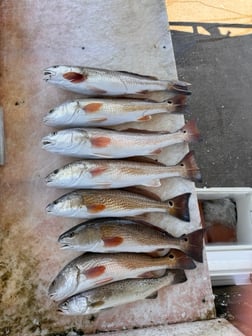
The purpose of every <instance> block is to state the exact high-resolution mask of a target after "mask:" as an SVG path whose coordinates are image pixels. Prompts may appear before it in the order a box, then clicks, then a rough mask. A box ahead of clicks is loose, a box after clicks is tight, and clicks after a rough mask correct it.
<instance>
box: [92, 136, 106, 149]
mask: <svg viewBox="0 0 252 336" xmlns="http://www.w3.org/2000/svg"><path fill="white" fill-rule="evenodd" d="M90 142H91V144H92V146H94V147H107V146H108V145H109V144H110V142H111V139H110V138H109V137H106V136H96V137H93V138H91V139H90Z"/></svg>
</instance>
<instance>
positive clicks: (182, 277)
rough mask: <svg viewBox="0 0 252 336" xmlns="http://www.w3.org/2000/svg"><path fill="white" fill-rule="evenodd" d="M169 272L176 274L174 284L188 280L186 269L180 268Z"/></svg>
mask: <svg viewBox="0 0 252 336" xmlns="http://www.w3.org/2000/svg"><path fill="white" fill-rule="evenodd" d="M168 272H169V273H173V274H174V279H173V282H172V284H174V285H175V284H179V283H182V282H185V281H187V277H186V275H185V271H184V270H182V269H181V270H180V269H175V270H169V271H168Z"/></svg>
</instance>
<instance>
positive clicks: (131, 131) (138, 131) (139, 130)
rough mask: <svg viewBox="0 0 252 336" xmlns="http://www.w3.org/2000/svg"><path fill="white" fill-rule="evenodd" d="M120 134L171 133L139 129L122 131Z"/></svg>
mask: <svg viewBox="0 0 252 336" xmlns="http://www.w3.org/2000/svg"><path fill="white" fill-rule="evenodd" d="M120 132H127V133H138V134H156V135H157V134H170V132H163V131H150V130H145V129H137V128H126V129H123V130H120Z"/></svg>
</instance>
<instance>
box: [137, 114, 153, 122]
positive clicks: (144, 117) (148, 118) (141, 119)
mask: <svg viewBox="0 0 252 336" xmlns="http://www.w3.org/2000/svg"><path fill="white" fill-rule="evenodd" d="M151 119H152V116H150V115H146V116H142V117H139V118H137V121H149V120H151Z"/></svg>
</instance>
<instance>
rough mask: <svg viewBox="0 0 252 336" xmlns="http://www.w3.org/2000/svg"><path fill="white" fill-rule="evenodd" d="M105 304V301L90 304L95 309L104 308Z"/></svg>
mask: <svg viewBox="0 0 252 336" xmlns="http://www.w3.org/2000/svg"><path fill="white" fill-rule="evenodd" d="M104 303H105V301H102V300H99V301H95V302H92V303H89V305H90V306H91V307H93V308H99V307H102V306H103V305H104Z"/></svg>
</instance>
